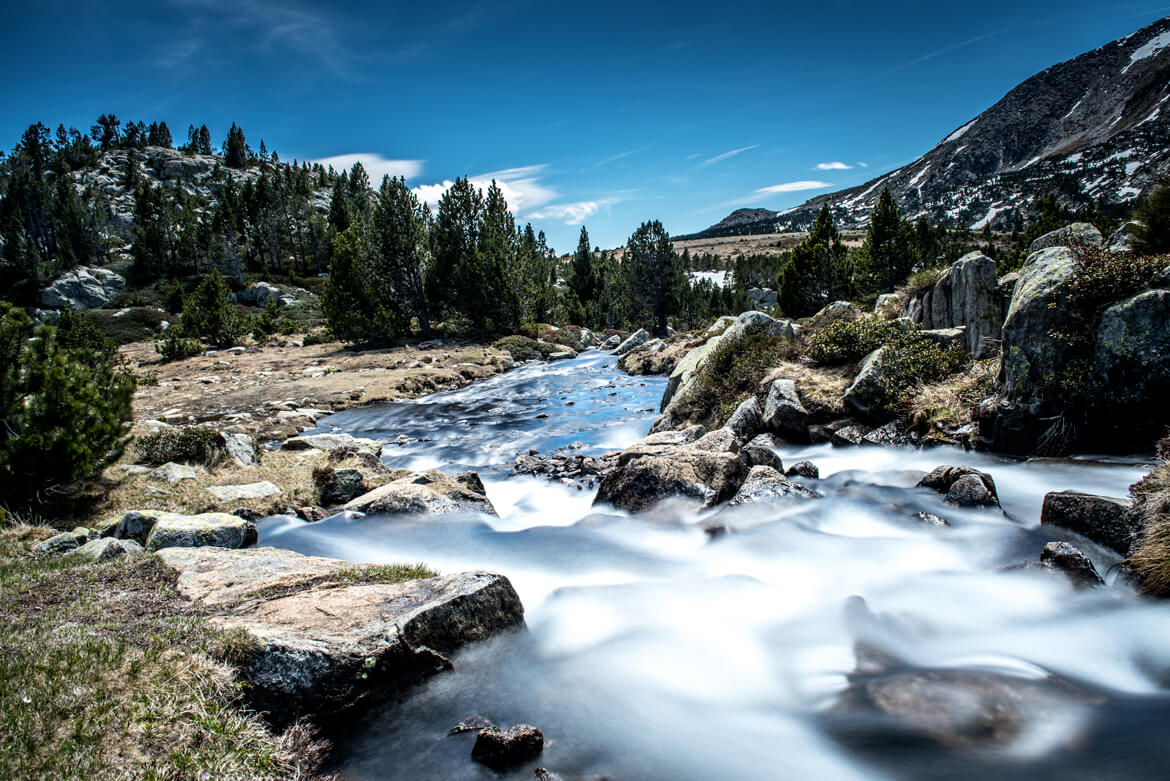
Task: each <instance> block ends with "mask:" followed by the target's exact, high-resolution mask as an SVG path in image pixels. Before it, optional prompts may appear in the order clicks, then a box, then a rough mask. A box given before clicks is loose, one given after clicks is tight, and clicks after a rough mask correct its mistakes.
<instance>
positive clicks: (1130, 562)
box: [1125, 463, 1170, 597]
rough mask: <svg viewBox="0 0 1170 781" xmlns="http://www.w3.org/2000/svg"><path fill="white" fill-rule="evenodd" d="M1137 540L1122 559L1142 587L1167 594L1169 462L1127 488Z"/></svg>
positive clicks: (1169, 575) (1169, 571) (1169, 586)
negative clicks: (1135, 519)
mask: <svg viewBox="0 0 1170 781" xmlns="http://www.w3.org/2000/svg"><path fill="white" fill-rule="evenodd" d="M1130 493H1131V494H1132V495H1133V498H1134V508H1133V512H1135V513H1137V515H1138V519H1139V521H1140V524H1141V532H1140V534H1141V540H1140V542H1139V543H1138V546H1137V549H1136V550H1135V551H1134V552H1133V554H1132V555H1131V556H1130V557H1129V558H1128V559H1127V560H1126V562H1125V563H1126V565H1127V566H1128V567H1129V568H1130V570H1132V571H1133V573H1134V575H1135V576H1136V577H1137V580H1138V582H1139V583H1140V584H1141V587H1142V590H1144V591H1146V592H1147V593H1149V594H1153V595H1154V596H1158V597H1170V463H1166V464H1163V465H1162V466H1160V467H1158V468H1157V469H1155V470H1154V471H1152V472H1150V473H1149V474H1148V475H1146V477H1145V478H1144V479H1142V481H1141V482H1139V483H1137V484H1136V485H1134V486H1133V487H1131V488H1130Z"/></svg>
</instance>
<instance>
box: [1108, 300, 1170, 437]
mask: <svg viewBox="0 0 1170 781" xmlns="http://www.w3.org/2000/svg"><path fill="white" fill-rule="evenodd" d="M1092 379H1093V382H1094V384H1095V385H1096V387H1097V388H1098V391H1097V393H1096V394H1095V395H1094V397H1093V406H1094V408H1095V411H1094V414H1093V420H1094V421H1095V422H1096V423H1097V424H1098V427H1099V428H1101V429H1104V431H1102V432H1101V434H1100V436H1102V437H1103V438H1108V439H1111V440H1112V439H1116V438H1117V437H1121V438H1122V439H1123V440H1128V441H1136V442H1139V443H1142V444H1145V443H1148V442H1149V439H1150V437H1149V435H1148V434H1147V431H1148V430H1149V429H1151V428H1153V429H1154V430H1158V429H1160V428H1162V427H1164V426H1165V425H1166V424H1167V423H1170V407H1168V406H1167V403H1166V402H1167V400H1170V290H1147V291H1145V292H1143V293H1138V294H1137V295H1136V296H1132V297H1130V298H1127V299H1125V300H1124V301H1119V302H1117V303H1116V304H1113V305H1112V306H1110V307H1109V308H1108V309H1106V310H1105V312H1104V313H1103V314H1102V315H1101V322H1100V325H1098V327H1097V334H1096V345H1095V347H1094V351H1093V378H1092ZM1110 430H1114V431H1110Z"/></svg>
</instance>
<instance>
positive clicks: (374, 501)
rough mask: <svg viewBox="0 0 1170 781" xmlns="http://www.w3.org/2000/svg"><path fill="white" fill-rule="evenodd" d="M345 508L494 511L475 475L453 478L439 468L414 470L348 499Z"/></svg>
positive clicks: (437, 512)
mask: <svg viewBox="0 0 1170 781" xmlns="http://www.w3.org/2000/svg"><path fill="white" fill-rule="evenodd" d="M345 509H346V510H352V511H356V512H361V513H366V514H367V515H369V514H370V513H387V514H392V515H427V516H439V515H445V514H448V513H457V512H478V513H485V514H487V515H495V514H496V511H495V508H494V507H492V503H491V502H490V501H489V500H488V498H487V492H486V491H485V490H484V487H483V483H482V482H481V481H480V479H479V476H478V475H476V474H475V473H474V472H468V473H466V474H464V475H459V476H456V477H452V476H450V475H446V474H443V473H442V472H439V471H438V470H432V471H429V472H413V473H411V474H409V475H407V476H405V477H401V478H398V479H397V480H393V481H391V482H389V483H386V484H385V485H383V486H379V487H378V488H375V489H373V490H372V491H369V492H367V493H365V494H362V495H361V496H359V497H357V498H356V499H353V500H351V501H349V502H347V503H346V504H345Z"/></svg>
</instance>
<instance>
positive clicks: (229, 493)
mask: <svg viewBox="0 0 1170 781" xmlns="http://www.w3.org/2000/svg"><path fill="white" fill-rule="evenodd" d="M207 493H209V494H211V495H212V496H214V497H215V498H216V499H218V500H219V501H221V502H238V501H240V500H241V499H268V498H270V497H273V496H280V494H281V490H280V486H278V485H276V484H275V483H273V482H270V481H268V480H261V481H259V482H256V483H240V484H237V485H209V486H207Z"/></svg>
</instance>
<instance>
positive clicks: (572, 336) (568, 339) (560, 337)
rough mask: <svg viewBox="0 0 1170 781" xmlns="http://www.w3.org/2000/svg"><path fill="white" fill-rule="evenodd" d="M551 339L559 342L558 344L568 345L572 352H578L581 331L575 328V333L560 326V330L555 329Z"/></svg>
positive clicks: (579, 350) (579, 349) (556, 342)
mask: <svg viewBox="0 0 1170 781" xmlns="http://www.w3.org/2000/svg"><path fill="white" fill-rule="evenodd" d="M552 341H553V342H554V343H555V344H559V345H563V346H565V347H568V348H569V349H570V350H572V351H573V352H578V353H579V352H581V331H580V329H578V330H577V333H573V332H572V331H571V330H569V329H568V328H562V329H561V330H559V331H557V332H556V333H554V334H553V335H552Z"/></svg>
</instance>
